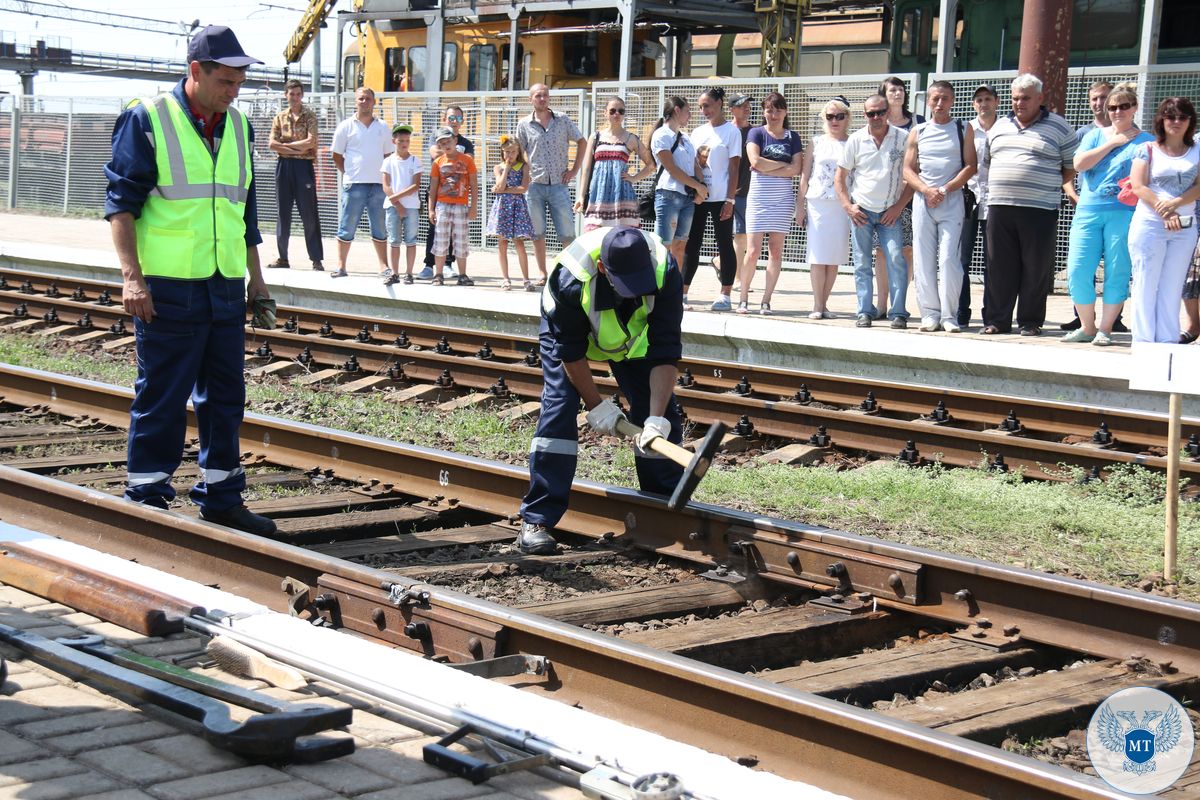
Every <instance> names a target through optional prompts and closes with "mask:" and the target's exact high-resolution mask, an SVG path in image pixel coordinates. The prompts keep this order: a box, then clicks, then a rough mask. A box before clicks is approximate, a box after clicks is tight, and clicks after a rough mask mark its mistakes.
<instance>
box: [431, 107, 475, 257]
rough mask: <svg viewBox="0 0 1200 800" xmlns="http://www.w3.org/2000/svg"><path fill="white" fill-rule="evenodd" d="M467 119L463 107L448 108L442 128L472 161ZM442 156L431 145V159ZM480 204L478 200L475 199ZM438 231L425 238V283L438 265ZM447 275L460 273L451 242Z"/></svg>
mask: <svg viewBox="0 0 1200 800" xmlns="http://www.w3.org/2000/svg"><path fill="white" fill-rule="evenodd" d="M464 119H466V114H464V113H463V110H462V106H447V107H446V110H445V111H443V112H442V126H443V127H446V128H449V129H450V130H452V131H454V146H455V148H456V149H457V150H458V152H460V153H462V154H463V155H465V156H468V157H470V158H471V159H474V158H475V145H473V144H471V140H470V139H468V138H467V137H465V136H463V135H462V125H463V120H464ZM440 155H441V152H439V151H438V147H437V142H430V144H429V159H430V161H436V160H437V159H438V157H439V156H440ZM475 202H478V198H475ZM436 231H437V226H436V225H430V226H429V235H428V236H427V237H426V238H425V269H423V270H421V271H420V272H419V273H417V278H418V279H420V280H423V281H427V280H430V279H431V278H433V267H434V265H435V264H436V263H437V259H436V258H434V255H433V235H434V233H435V232H436ZM446 273H447V274H448V275H449V276H450V277H451V278H453V277H454V276H455V275H457V274H458V273H457V272H456V271H455V269H454V244H453V242H451V244H450V249H449V250H448V251H447V252H446Z"/></svg>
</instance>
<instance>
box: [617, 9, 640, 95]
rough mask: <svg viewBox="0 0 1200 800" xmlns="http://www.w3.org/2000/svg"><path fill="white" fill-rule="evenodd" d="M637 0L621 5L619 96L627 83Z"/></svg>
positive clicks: (623, 93) (623, 91)
mask: <svg viewBox="0 0 1200 800" xmlns="http://www.w3.org/2000/svg"><path fill="white" fill-rule="evenodd" d="M636 8H637V0H626V2H625V3H624V4H622V6H621V68H620V72H619V73H618V75H617V80H618V81H619V82H620V84H621V96H622V97H623V96H624V95H625V85H626V84H627V83H629V62H630V59H631V57H632V56H633V24H634V22H635V18H636V16H637V11H636Z"/></svg>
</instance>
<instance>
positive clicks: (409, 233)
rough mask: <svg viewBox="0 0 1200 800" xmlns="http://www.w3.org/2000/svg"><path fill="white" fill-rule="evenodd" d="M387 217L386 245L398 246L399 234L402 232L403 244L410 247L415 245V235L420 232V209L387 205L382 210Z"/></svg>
mask: <svg viewBox="0 0 1200 800" xmlns="http://www.w3.org/2000/svg"><path fill="white" fill-rule="evenodd" d="M384 212H385V213H386V215H387V237H388V244H390V245H391V246H392V247H399V246H400V233H401V230H403V232H404V243H405V244H406V245H408V246H409V247H412V246H413V245H415V244H416V243H417V233H418V232H419V231H420V230H421V209H420V208H403V207H401V208H396V207H395V206H393V205H391V204H389V205H388V207H387V208H385V209H384Z"/></svg>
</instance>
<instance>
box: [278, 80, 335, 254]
mask: <svg viewBox="0 0 1200 800" xmlns="http://www.w3.org/2000/svg"><path fill="white" fill-rule="evenodd" d="M283 95H284V97H286V98H287V104H288V107H287V108H285V109H284V110H283V111H280V112H279V113H278V114H276V115H275V119H273V120H272V121H271V138H270V140H269V141H268V144H267V146H268V147H269V148H270V149H271V150H272V151H273V152H275V153H278V154H279V160H278V161H277V162H275V193H276V197H277V198H278V201H279V224H278V225H276V227H275V242H276V247H277V249H278V253H279V257H278V258H276V259H275V260H274V261H272V262H271V263H270V264H268V265H267V266H268V267H276V268H278V269H287V268H288V267H290V266H291V264H289V263H288V239H290V238H291V236H292V205H293V204H295V206H296V208H297V209H298V210H299V211H300V222H301V223H302V224H303V226H304V245H305V247H306V248H307V249H308V258H309V260H310V261H311V262H312V268H313V269H314V270H316V271H317V272H321V271H322V270H324V269H325V267H324V266H323V265H322V263H321V260H322V259H323V258H325V245H324V243H323V242H322V241H321V218H320V216H319V215H318V214H317V175H316V172H315V170H314V169H313V166H314V165H315V164H316V160H317V115H316V114H315V113H313V110H312V109H311V108H309V107H308V106H306V105H304V84H302V83H300V81H298V80H296V79H295V78H291V79H289V80H288V82H287V83H285V84H284V85H283Z"/></svg>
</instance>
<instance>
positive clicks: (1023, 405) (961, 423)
mask: <svg viewBox="0 0 1200 800" xmlns="http://www.w3.org/2000/svg"><path fill="white" fill-rule="evenodd" d="M0 312H2V313H4V314H6V315H7V316H5V317H3V318H0V324H7V329H8V330H13V331H16V330H25V331H30V332H33V331H43V332H49V333H53V334H56V335H60V336H64V337H66V338H69V339H72V340H75V341H103V342H105V344H104V346H105V347H112V348H115V347H118V346H120V345H121V344H122V343H128V342H131V341H132V339H131V332H132V326H131V325H129V324H128V323H129V320H128V317H127V316H126V315H125V313H124V311H123V310H122V309H121V306H120V285H119V284H116V283H102V282H95V281H90V282H89V281H82V280H74V279H72V280H66V279H62V278H60V277H56V276H49V275H42V274H37V273H28V272H19V271H14V270H0ZM85 315H86V317H85ZM279 319H280V323H281V327H280V328H279V329H277V330H274V331H264V330H253V331H252V332H251V335H250V336H249V337H248V339H247V352H248V354H249V355H250V356H251V359H252V360H251V362H250V365H251V366H252V368H253V369H252V372H253V373H256V374H276V375H281V376H286V375H289V374H297V373H302V374H303V378H302V379H303V380H304V381H306V382H321V381H324V382H328V383H337V384H339V385H340V388H341V389H342V390H345V391H369V390H373V389H385V388H392V389H397V390H403V389H405V388H408V387H413V386H419V385H433V386H436V387H439V388H440V389H442V390H443V394H451V393H465V392H487V393H493V394H499V395H501V396H503V397H510V396H513V397H518V398H524V399H527V400H535V399H537V398H538V397H540V394H541V370H540V367H539V365H538V362H537V358H536V354H535V353H534V350H535V346H536V340H535V339H533V338H526V337H518V336H511V335H506V334H496V333H489V332H480V331H470V330H462V329H449V328H444V327H435V326H421V325H414V324H408V323H400V322H396V321H393V320H387V319H379V318H375V319H362V318H359V317H353V316H347V315H340V314H334V313H330V312H324V311H318V310H311V309H301V308H281V309H280V315H279ZM114 326H115V327H114ZM681 369H682V371H683V374H682V375H681V378H680V385H679V387H678V388H677V392H676V394H677V397H678V400H679V402H680V404H681V406H682V407H683V409H684V412H685V414H686V415H687V417H688V419H689V420H691V421H692V422H693V423H697V424H701V425H705V424H710V423H712V422H714V421H717V420H720V421H722V422H724V423H725V424H726V425H728V426H729V427H730V428H731V430H732V431H733V433H732V435H733V436H734V437H736V438H738V439H741V440H743V441H742V442H741V444H747V443H749V444H751V445H752V446H753V445H759V446H761V445H764V444H767V445H770V444H771V443H773V442H776V441H778V440H782V441H783V442H796V443H803V444H805V445H807V447H806V448H801V449H802V450H803V451H804V457H806V458H809V459H820V458H822V457H823V456H826V455H832V453H834V452H835V451H836V452H847V453H851V454H866V455H869V456H872V457H884V458H899V459H901V460H904V461H905V462H906V463H911V464H914V465H915V464H921V463H925V462H926V460H933V459H937V460H939V461H941V462H942V463H945V464H950V465H954V466H978V465H980V464H981V463H983V462H984V460H985V459H986V461H987V463H989V464H990V465H991V468H993V469H997V470H1009V469H1013V470H1015V469H1020V470H1022V471H1023V474H1024V475H1026V476H1028V477H1031V478H1045V479H1052V480H1063V479H1068V478H1069V477H1071V472H1070V471H1069V470H1064V469H1062V468H1061V467H1062V465H1064V464H1065V465H1070V466H1077V467H1081V468H1083V469H1085V470H1088V471H1090V473H1091V475H1092V476H1093V477H1101V476H1102V475H1103V471H1104V470H1105V469H1107V468H1109V467H1111V466H1113V465H1117V464H1139V465H1142V466H1145V467H1147V468H1150V469H1155V470H1163V471H1165V470H1166V463H1167V462H1166V458H1165V456H1166V453H1167V445H1166V441H1165V439H1166V427H1167V421H1166V418H1165V416H1164V415H1161V414H1153V413H1146V412H1135V411H1129V410H1124V409H1114V408H1103V407H1097V406H1079V405H1072V404H1065V403H1058V402H1054V401H1048V400H1041V399H1032V398H1021V397H999V396H995V395H990V394H983V393H978V392H965V391H958V390H952V389H943V388H934V387H922V386H916V385H909V384H879V383H873V382H870V381H866V380H862V379H856V378H851V377H844V376H836V375H829V374H823V373H806V372H798V371H788V370H781V369H774V368H765V367H757V366H753V365H746V364H733V363H729V362H721V361H706V360H700V359H686V360H685V361H684V362H682V363H681ZM600 370H601V368H600V367H599V366H597V368H596V372H597V380H598V382H599V383H600V384H601V385H602V386H603V387H606V388H607V389H611V390H612V391H614V392H616V384H615V381H613V380H612V379H611V378H609V377H608V376H607V374H606V373H603V372H601V371H600ZM1183 437H1184V439H1185V440H1187V443H1186V447H1187V457H1186V458H1185V459H1184V461H1183V464H1182V465H1181V474H1182V475H1183V476H1184V477H1185V478H1187V479H1189V480H1193V481H1194V480H1195V479H1196V477H1197V476H1200V420H1196V419H1187V420H1185V421H1184V425H1183ZM1180 446H1185V443H1184V442H1183V441H1181V442H1180Z"/></svg>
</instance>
